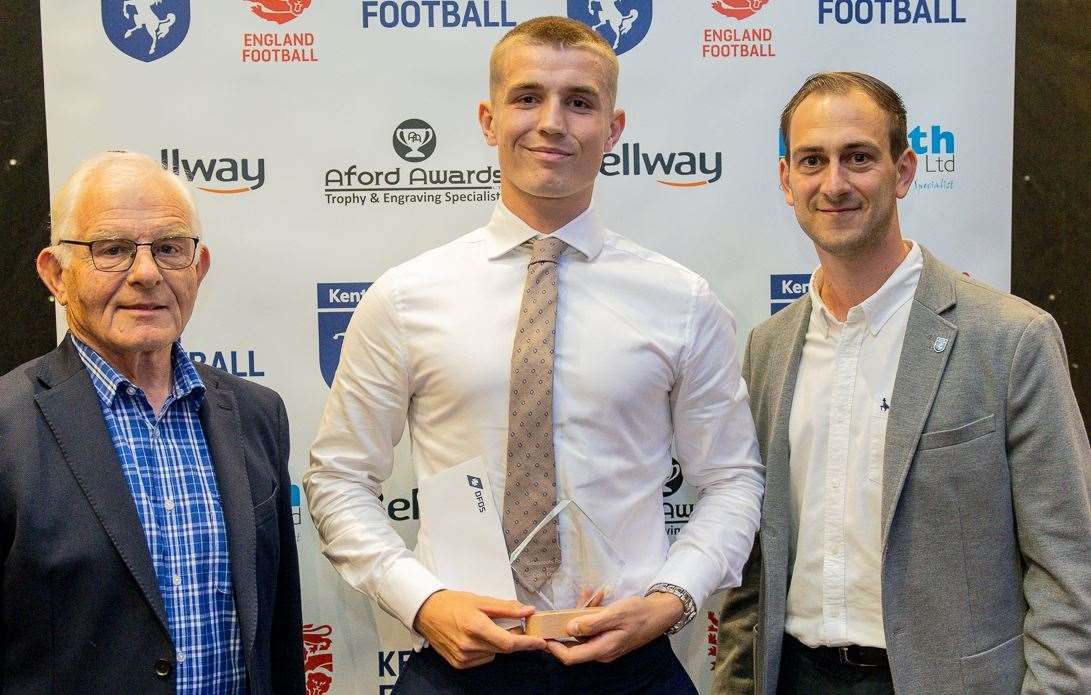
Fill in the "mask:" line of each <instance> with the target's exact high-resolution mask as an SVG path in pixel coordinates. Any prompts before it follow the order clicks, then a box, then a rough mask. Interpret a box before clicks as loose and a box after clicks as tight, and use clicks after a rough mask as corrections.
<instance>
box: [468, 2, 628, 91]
mask: <svg viewBox="0 0 1091 695" xmlns="http://www.w3.org/2000/svg"><path fill="white" fill-rule="evenodd" d="M520 45H531V46H553V47H555V48H578V49H582V50H586V51H591V52H592V53H595V54H597V55H598V56H600V57H601V58H602V59H603V61H604V62H605V63H606V84H607V86H608V87H609V89H610V99H611V101H613V100H614V99H616V98H617V75H618V61H617V54H616V53H614V49H613V48H611V47H610V44H609V43H607V42H606V39H604V38H602V36H600V35H599V33H598V32H597V31H595V30H594V29H592V28H591V27H589V26H587V25H586V24H584V23H583V22H578V21H576V20H574V19H569V18H568V17H552V16H548V17H535V18H534V19H528V20H527V21H525V22H522V23H521V24H519V25H517V26H516V27H515V28H514V29H512V30H511V31H509V32H508V33H506V34H504V37H503V38H501V39H500V40H499V41H498V42H497V43H496V45H495V46H493V49H492V55H491V56H490V57H489V92H490V93H492V91H493V90H495V89H496V88H497V86H498V84H499V83H500V57H501V55H502V54H503V52H504V50H505V49H507V48H511V47H512V46H520Z"/></svg>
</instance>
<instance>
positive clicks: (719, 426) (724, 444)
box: [652, 281, 765, 605]
mask: <svg viewBox="0 0 1091 695" xmlns="http://www.w3.org/2000/svg"><path fill="white" fill-rule="evenodd" d="M686 334H687V340H686V346H685V348H684V352H683V355H682V360H681V362H680V371H679V374H678V377H677V380H676V382H675V386H674V388H673V389H672V391H671V395H670V406H671V418H672V421H673V425H674V449H675V454H676V456H677V458H678V462H679V464H680V465H681V467H682V474H683V476H684V477H685V479H686V480H687V481H688V482H689V483H690V485H692V486H693V487H695V488H696V489H697V491H698V497H697V501H696V503H695V505H694V509H693V513H692V514H691V516H690V519H689V522H688V523H687V524H686V526H685V528H684V529H683V530H682V531H681V532H680V533H679V534H678V537H677V538H676V540H675V542H674V544H673V545H671V547H670V551H669V552H668V553H667V559H666V561H665V562H664V564H663V566H662V568H661V569H660V570H659V573H658V574H657V576H656V577H655V579H654V580H653V582H652V583H653V584H654V583H658V582H668V583H670V584H675V585H678V586H680V587H682V588H684V589H685V590H686V591H688V592H689V593H690V595H691V596H693V600H694V601H695V602H697V604H698V605H701V604H702V603H703V602H704V601H705V599H707V598H708V596H709V595H710V594H711V593H712V592H713V591H716V590H717V589H720V588H727V587H734V586H738V585H739V582H740V580H741V577H742V569H743V564H744V563H745V562H746V559H747V557H748V556H749V555H750V549H751V546H752V545H753V542H754V534H755V533H756V532H757V530H758V521H759V518H760V515H761V498H762V494H763V492H764V490H765V469H764V467H763V466H762V464H761V459H760V457H759V455H758V442H757V436H756V434H755V432H754V421H753V418H752V417H751V415H750V401H749V398H748V396H747V391H746V384H745V383H744V382H743V380H742V375H741V373H740V371H739V361H738V349H737V347H736V344H735V319H734V317H733V316H732V315H731V314H730V312H728V310H727V309H726V308H725V307H724V306H723V304H721V303H720V302H719V300H718V299H716V297H715V295H713V294H712V290H711V289H710V288H709V287H708V284H707V283H705V282H704V281H702V282H701V284H700V286H699V287H698V289H697V292H696V294H695V298H694V310H693V311H692V312H691V317H690V321H689V327H688V329H687V331H686Z"/></svg>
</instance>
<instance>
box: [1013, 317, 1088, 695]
mask: <svg viewBox="0 0 1091 695" xmlns="http://www.w3.org/2000/svg"><path fill="white" fill-rule="evenodd" d="M1009 378H1010V381H1009V385H1008V412H1007V419H1008V421H1007V450H1008V465H1009V466H1010V468H1011V485H1012V498H1013V504H1014V507H1015V520H1016V529H1017V534H1018V541H1019V548H1020V551H1021V553H1022V555H1023V560H1024V564H1025V567H1026V570H1025V572H1024V574H1023V594H1024V597H1025V599H1026V602H1027V612H1026V617H1025V618H1024V624H1023V632H1024V639H1023V648H1024V653H1025V657H1026V662H1027V670H1026V675H1025V676H1024V680H1023V693H1027V694H1029V693H1047V692H1049V693H1088V692H1091V562H1089V561H1088V558H1091V501H1089V500H1091V487H1089V486H1091V450H1089V447H1088V441H1087V432H1086V430H1085V428H1084V424H1083V420H1082V418H1081V416H1080V411H1079V406H1078V405H1077V404H1076V398H1075V394H1074V393H1073V391H1072V384H1071V381H1070V380H1069V375H1068V362H1067V357H1066V356H1065V349H1064V342H1063V341H1062V339H1061V332H1060V329H1059V328H1058V327H1057V324H1056V322H1054V321H1053V318H1052V317H1050V316H1049V315H1048V314H1042V315H1041V316H1039V317H1038V318H1036V319H1035V320H1033V321H1031V323H1030V324H1029V325H1028V326H1027V328H1026V330H1025V331H1024V332H1023V336H1022V337H1021V338H1020V340H1019V344H1018V346H1017V347H1016V350H1015V354H1014V356H1013V359H1012V368H1011V373H1010V376H1009Z"/></svg>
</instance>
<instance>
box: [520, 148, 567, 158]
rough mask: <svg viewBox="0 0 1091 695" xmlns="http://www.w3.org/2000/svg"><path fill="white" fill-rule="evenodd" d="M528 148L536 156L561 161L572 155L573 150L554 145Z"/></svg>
mask: <svg viewBox="0 0 1091 695" xmlns="http://www.w3.org/2000/svg"><path fill="white" fill-rule="evenodd" d="M526 149H527V151H528V152H530V153H531V154H532V155H534V156H535V157H538V158H540V159H545V160H549V161H559V160H562V159H564V158H566V157H571V156H572V153H571V152H565V151H564V150H558V149H556V148H553V147H528V148H526Z"/></svg>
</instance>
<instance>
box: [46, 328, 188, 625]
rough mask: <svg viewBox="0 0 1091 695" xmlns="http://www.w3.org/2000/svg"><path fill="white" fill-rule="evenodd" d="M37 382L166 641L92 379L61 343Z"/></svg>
mask: <svg viewBox="0 0 1091 695" xmlns="http://www.w3.org/2000/svg"><path fill="white" fill-rule="evenodd" d="M38 380H39V381H40V382H41V383H42V384H44V385H45V386H46V387H47V388H46V390H44V391H41V392H39V393H38V394H37V395H36V396H35V397H34V400H35V401H36V402H37V404H38V408H39V409H40V410H41V411H42V415H43V416H44V417H45V420H46V422H47V423H48V424H49V429H50V430H51V431H52V432H53V436H54V437H55V438H56V439H57V444H58V445H59V446H60V449H61V454H62V455H63V456H64V461H65V463H66V464H67V465H68V468H69V469H70V470H71V471H72V475H73V476H74V477H75V479H76V482H77V484H79V486H80V489H81V490H83V494H84V495H85V496H86V497H87V501H88V502H89V503H90V505H91V508H92V509H94V511H95V515H96V516H97V517H98V520H99V523H101V524H102V527H103V529H105V531H106V535H107V536H109V538H110V541H111V542H112V543H113V544H114V547H115V548H116V549H117V552H118V554H119V555H120V556H121V559H122V561H123V562H124V563H125V566H126V567H128V568H129V572H131V573H132V575H133V578H134V579H135V580H136V583H137V585H138V586H139V587H140V591H141V592H142V593H143V594H144V598H145V600H147V602H148V606H149V607H150V608H151V609H152V612H154V613H155V616H156V618H158V619H159V623H160V624H161V625H162V627H163V630H164V631H165V632H166V633H167V634H168V635H169V634H170V629H169V628H168V626H167V613H166V610H165V609H164V607H163V597H162V596H161V595H160V593H159V583H158V581H157V580H156V576H155V568H154V567H153V566H152V559H151V555H150V553H149V552H148V540H147V538H146V537H145V535H144V527H143V526H142V525H141V524H140V517H139V515H137V512H136V504H135V503H134V502H133V495H132V492H131V491H130V490H129V486H128V484H127V483H126V482H125V476H124V475H123V474H122V472H121V463H120V462H119V461H118V458H117V453H116V450H115V449H114V443H113V441H112V440H111V439H110V434H109V432H107V430H106V423H105V422H104V421H103V419H102V415H101V412H102V410H101V406H100V402H99V399H98V396H97V395H96V394H95V390H94V387H93V386H92V385H91V377H90V375H89V374H88V373H87V370H86V369H84V367H83V363H82V362H81V361H80V358H79V355H77V354H76V349H75V347H74V346H73V345H72V343H71V341H70V340H69V339H67V338H66V339H65V340H64V342H62V343H61V345H60V346H59V347H58V348H57V349H56V350H54V351H53V352H52V353H51V354H50V358H49V359H48V360H46V361H45V362H44V363H43V365H42V367H41V370H40V371H39V373H38Z"/></svg>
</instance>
